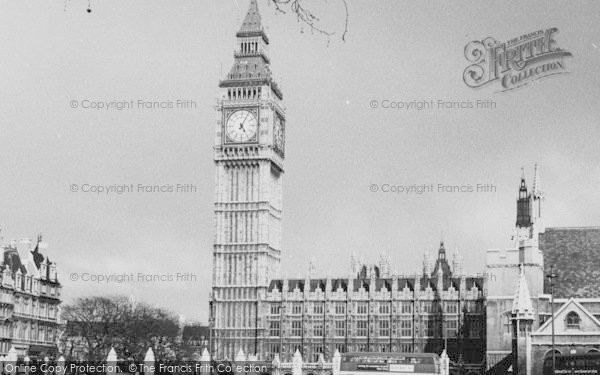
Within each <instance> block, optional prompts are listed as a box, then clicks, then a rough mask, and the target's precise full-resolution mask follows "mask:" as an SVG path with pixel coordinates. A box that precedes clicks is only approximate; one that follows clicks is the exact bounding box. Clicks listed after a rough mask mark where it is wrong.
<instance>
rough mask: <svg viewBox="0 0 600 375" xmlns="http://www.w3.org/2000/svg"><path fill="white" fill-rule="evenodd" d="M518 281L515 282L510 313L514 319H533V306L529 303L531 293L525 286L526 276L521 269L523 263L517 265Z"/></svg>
mask: <svg viewBox="0 0 600 375" xmlns="http://www.w3.org/2000/svg"><path fill="white" fill-rule="evenodd" d="M519 268H520V271H519V281H518V283H517V292H516V294H515V298H514V300H513V306H512V315H513V318H516V319H529V320H533V306H532V305H531V295H530V294H529V287H528V286H527V278H526V277H525V271H524V270H523V264H521V265H520V266H519Z"/></svg>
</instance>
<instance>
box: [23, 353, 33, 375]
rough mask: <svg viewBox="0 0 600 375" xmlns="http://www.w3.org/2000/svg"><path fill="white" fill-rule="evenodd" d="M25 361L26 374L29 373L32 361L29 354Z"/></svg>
mask: <svg viewBox="0 0 600 375" xmlns="http://www.w3.org/2000/svg"><path fill="white" fill-rule="evenodd" d="M23 362H25V375H29V363H30V362H31V358H29V356H28V355H26V356H25V358H23Z"/></svg>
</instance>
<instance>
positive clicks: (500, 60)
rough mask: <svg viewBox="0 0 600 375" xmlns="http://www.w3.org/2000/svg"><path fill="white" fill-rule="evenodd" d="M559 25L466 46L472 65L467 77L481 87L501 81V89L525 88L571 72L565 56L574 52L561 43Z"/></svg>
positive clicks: (468, 82)
mask: <svg viewBox="0 0 600 375" xmlns="http://www.w3.org/2000/svg"><path fill="white" fill-rule="evenodd" d="M557 33H558V29H557V28H556V27H553V28H550V29H546V30H538V31H535V32H532V33H529V34H525V35H521V36H520V37H518V38H514V39H511V40H509V41H508V42H504V43H500V42H498V41H497V40H495V39H494V38H492V37H488V38H485V39H483V40H481V41H479V40H475V41H472V42H470V43H469V44H467V45H466V46H465V57H466V58H467V60H469V62H471V63H472V64H471V65H469V66H468V67H467V68H466V69H465V71H464V73H463V80H464V81H465V83H466V84H467V86H469V87H473V88H478V87H482V86H485V85H487V84H490V83H492V82H496V81H498V82H499V83H500V86H501V90H500V91H507V90H512V89H516V88H518V87H522V86H525V85H527V84H528V83H531V82H533V81H536V80H538V79H541V78H544V77H548V76H552V75H556V74H563V73H568V71H567V70H566V68H565V63H564V57H568V56H572V55H571V52H569V51H566V50H563V49H561V48H559V47H558V46H557V43H556V40H555V39H554V38H555V36H556V34H557Z"/></svg>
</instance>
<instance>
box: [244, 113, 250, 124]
mask: <svg viewBox="0 0 600 375" xmlns="http://www.w3.org/2000/svg"><path fill="white" fill-rule="evenodd" d="M248 116H250V112H248V113H246V117H244V120H243V121H242V123H244V122H246V119H247V118H248Z"/></svg>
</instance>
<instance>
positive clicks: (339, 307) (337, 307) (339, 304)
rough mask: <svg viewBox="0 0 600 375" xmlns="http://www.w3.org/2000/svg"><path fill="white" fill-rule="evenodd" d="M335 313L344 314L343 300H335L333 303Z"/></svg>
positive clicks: (344, 305)
mask: <svg viewBox="0 0 600 375" xmlns="http://www.w3.org/2000/svg"><path fill="white" fill-rule="evenodd" d="M335 314H336V315H344V314H346V304H345V303H344V302H336V304H335Z"/></svg>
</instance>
